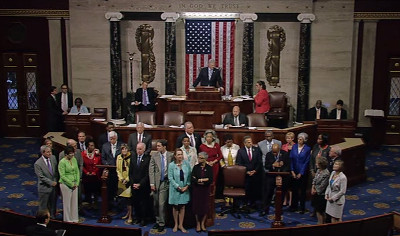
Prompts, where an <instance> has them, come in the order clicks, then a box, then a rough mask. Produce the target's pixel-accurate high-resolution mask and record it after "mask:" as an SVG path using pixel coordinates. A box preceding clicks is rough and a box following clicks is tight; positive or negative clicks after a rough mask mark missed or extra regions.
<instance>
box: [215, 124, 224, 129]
mask: <svg viewBox="0 0 400 236" xmlns="http://www.w3.org/2000/svg"><path fill="white" fill-rule="evenodd" d="M215 128H216V129H223V128H224V125H223V124H221V125H215Z"/></svg>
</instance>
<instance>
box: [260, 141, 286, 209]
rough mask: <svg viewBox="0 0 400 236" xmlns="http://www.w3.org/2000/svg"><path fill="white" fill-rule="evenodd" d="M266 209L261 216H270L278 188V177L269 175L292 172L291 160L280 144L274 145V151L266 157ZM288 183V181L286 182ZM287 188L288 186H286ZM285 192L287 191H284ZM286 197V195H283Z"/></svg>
mask: <svg viewBox="0 0 400 236" xmlns="http://www.w3.org/2000/svg"><path fill="white" fill-rule="evenodd" d="M265 169H266V173H265V175H266V176H265V183H264V184H265V187H264V189H265V196H266V197H265V203H264V206H265V209H264V211H263V212H261V214H260V215H261V216H265V215H267V214H269V207H270V206H271V201H272V196H273V195H274V192H275V187H276V181H275V179H276V176H275V175H269V174H268V173H269V172H289V171H290V158H289V155H288V153H287V152H285V151H282V150H281V147H280V145H279V144H277V143H275V144H272V151H271V152H268V153H267V155H266V157H265ZM285 182H286V181H285ZM285 184H286V183H285ZM285 187H286V186H285ZM284 192H285V191H284ZM282 196H285V194H282Z"/></svg>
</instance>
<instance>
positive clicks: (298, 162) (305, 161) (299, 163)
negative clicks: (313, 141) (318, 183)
mask: <svg viewBox="0 0 400 236" xmlns="http://www.w3.org/2000/svg"><path fill="white" fill-rule="evenodd" d="M310 153H311V148H310V147H309V146H307V145H306V144H304V146H303V149H301V152H300V153H299V151H298V144H297V143H296V144H295V145H293V147H292V151H291V152H290V163H291V170H292V171H294V173H295V174H301V175H305V174H307V172H308V167H309V164H310Z"/></svg>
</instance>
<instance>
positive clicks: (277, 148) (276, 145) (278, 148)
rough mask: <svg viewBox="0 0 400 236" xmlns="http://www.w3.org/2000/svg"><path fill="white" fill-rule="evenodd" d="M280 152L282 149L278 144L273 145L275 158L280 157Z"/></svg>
mask: <svg viewBox="0 0 400 236" xmlns="http://www.w3.org/2000/svg"><path fill="white" fill-rule="evenodd" d="M280 150H281V149H280V147H279V144H277V143H274V144H272V153H273V154H274V155H275V156H276V155H278V153H279V151H280Z"/></svg>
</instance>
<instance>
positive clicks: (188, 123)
mask: <svg viewBox="0 0 400 236" xmlns="http://www.w3.org/2000/svg"><path fill="white" fill-rule="evenodd" d="M187 125H193V123H192V122H191V121H186V122H185V129H186V126H187Z"/></svg>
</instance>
